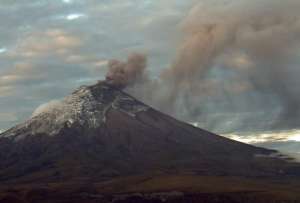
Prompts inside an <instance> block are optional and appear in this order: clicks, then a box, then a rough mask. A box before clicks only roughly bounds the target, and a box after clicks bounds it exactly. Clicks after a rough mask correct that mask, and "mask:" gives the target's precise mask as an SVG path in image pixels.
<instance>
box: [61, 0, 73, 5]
mask: <svg viewBox="0 0 300 203" xmlns="http://www.w3.org/2000/svg"><path fill="white" fill-rule="evenodd" d="M62 2H63V3H66V4H70V3H72V2H73V1H72V0H62Z"/></svg>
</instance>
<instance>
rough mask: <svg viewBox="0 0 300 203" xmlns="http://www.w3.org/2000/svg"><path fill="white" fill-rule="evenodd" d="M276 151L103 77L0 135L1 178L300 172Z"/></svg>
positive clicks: (96, 178) (38, 179)
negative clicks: (162, 108) (164, 108)
mask: <svg viewBox="0 0 300 203" xmlns="http://www.w3.org/2000/svg"><path fill="white" fill-rule="evenodd" d="M275 154H276V152H275V151H272V150H267V149H263V148H258V147H254V146H250V145H246V144H242V143H239V142H236V141H232V140H229V139H226V138H223V137H221V136H218V135H215V134H213V133H210V132H207V131H205V130H202V129H199V128H195V127H193V126H191V125H189V124H186V123H183V122H181V121H178V120H176V119H174V118H172V117H170V116H168V115H165V114H163V113H161V112H159V111H157V110H155V109H153V108H151V107H149V106H147V105H146V104H144V103H142V102H140V101H138V100H136V99H135V98H133V97H132V96H130V95H128V94H126V93H125V92H123V91H122V90H120V89H117V88H115V87H113V86H111V85H109V84H108V83H106V82H99V83H97V84H95V85H91V86H83V87H80V88H79V89H77V90H76V91H75V92H73V93H72V94H71V95H69V96H67V97H66V98H64V99H63V100H62V101H59V102H54V103H51V104H49V105H47V106H45V107H44V108H41V109H39V110H38V111H37V112H35V114H34V115H33V116H32V117H31V118H30V119H29V120H27V121H26V122H24V123H22V124H20V125H17V126H15V127H13V128H11V129H10V130H8V131H6V132H4V133H2V134H1V135H0V160H1V162H0V184H1V182H2V183H6V182H17V183H20V182H26V183H28V182H39V183H41V182H55V181H81V180H90V181H103V180H108V179H111V178H113V177H122V176H130V175H137V174H140V175H142V174H196V175H213V176H215V175H217V176H219V175H221V176H226V175H228V176H246V177H273V176H283V177H285V176H294V175H299V174H300V168H299V165H298V164H296V163H293V162H289V161H288V160H286V159H284V158H282V157H280V155H276V156H275Z"/></svg>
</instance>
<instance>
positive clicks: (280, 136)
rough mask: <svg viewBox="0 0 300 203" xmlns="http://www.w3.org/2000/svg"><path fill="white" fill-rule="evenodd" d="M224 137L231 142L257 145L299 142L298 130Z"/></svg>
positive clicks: (299, 133) (226, 135)
mask: <svg viewBox="0 0 300 203" xmlns="http://www.w3.org/2000/svg"><path fill="white" fill-rule="evenodd" d="M224 136H225V137H228V138H230V139H233V140H237V141H240V142H244V143H248V144H257V143H264V142H277V141H280V142H288V141H296V142H300V130H287V131H280V132H264V133H249V134H247V135H244V134H243V135H238V134H225V135H224Z"/></svg>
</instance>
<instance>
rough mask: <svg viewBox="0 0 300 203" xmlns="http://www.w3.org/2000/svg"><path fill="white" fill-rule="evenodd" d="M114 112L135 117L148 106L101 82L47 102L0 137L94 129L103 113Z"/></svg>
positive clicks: (101, 120)
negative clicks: (23, 121)
mask: <svg viewBox="0 0 300 203" xmlns="http://www.w3.org/2000/svg"><path fill="white" fill-rule="evenodd" d="M110 109H116V110H118V111H121V112H123V113H126V114H127V115H129V116H132V117H135V115H136V114H137V113H138V112H141V111H146V110H148V109H149V107H148V106H146V105H144V104H142V103H141V102H138V101H137V100H135V99H134V98H132V97H131V96H129V95H127V94H126V93H124V92H122V91H120V90H119V89H116V88H114V87H112V86H110V85H109V84H106V83H105V82H99V83H97V84H96V85H92V86H82V87H80V88H78V89H77V90H76V91H74V92H73V93H72V94H71V95H69V96H67V97H65V98H64V99H63V100H61V101H57V100H54V101H51V102H49V103H47V104H43V105H41V106H40V107H38V108H37V109H36V110H35V111H34V113H33V114H32V117H31V118H30V119H29V120H28V121H26V122H25V123H23V124H21V125H18V126H16V127H15V128H12V129H10V130H8V131H7V132H5V133H4V135H2V136H3V137H15V139H17V140H18V139H22V138H23V137H26V136H28V135H36V134H47V135H50V136H53V135H56V134H57V133H59V132H60V131H61V130H62V129H64V128H71V127H72V126H73V125H76V126H81V127H85V128H97V127H99V126H100V125H101V124H103V123H105V122H106V120H107V112H108V111H109V110H110Z"/></svg>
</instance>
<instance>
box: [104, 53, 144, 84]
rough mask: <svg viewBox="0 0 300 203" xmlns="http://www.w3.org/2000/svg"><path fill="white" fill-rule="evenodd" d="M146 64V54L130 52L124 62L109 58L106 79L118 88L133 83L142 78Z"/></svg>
mask: <svg viewBox="0 0 300 203" xmlns="http://www.w3.org/2000/svg"><path fill="white" fill-rule="evenodd" d="M146 64H147V59H146V56H145V55H143V54H138V53H134V54H131V55H130V56H129V57H128V59H127V61H126V62H122V61H119V60H116V59H114V60H110V61H109V62H108V72H107V75H106V81H107V82H108V83H110V84H112V85H115V86H118V87H120V88H125V87H127V86H130V85H133V84H135V83H136V82H138V81H139V80H142V79H144V77H145V73H144V71H145V68H146Z"/></svg>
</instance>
